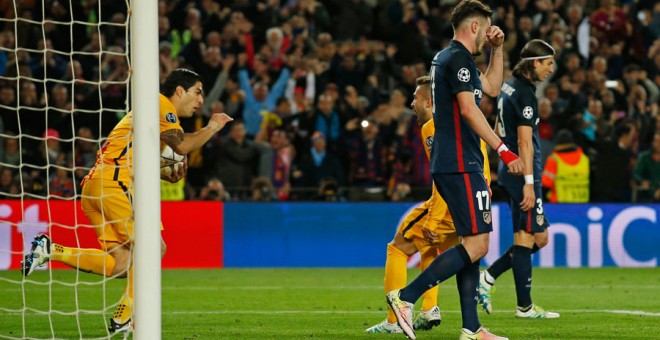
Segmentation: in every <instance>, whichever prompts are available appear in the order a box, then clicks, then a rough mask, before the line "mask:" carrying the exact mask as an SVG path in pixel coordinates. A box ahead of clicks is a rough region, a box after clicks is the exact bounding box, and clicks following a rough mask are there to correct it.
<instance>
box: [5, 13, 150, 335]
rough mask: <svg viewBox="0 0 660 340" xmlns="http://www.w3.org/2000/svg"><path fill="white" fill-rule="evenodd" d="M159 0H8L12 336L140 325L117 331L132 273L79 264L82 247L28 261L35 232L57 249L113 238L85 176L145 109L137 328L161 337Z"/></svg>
mask: <svg viewBox="0 0 660 340" xmlns="http://www.w3.org/2000/svg"><path fill="white" fill-rule="evenodd" d="M157 9H158V3H157V1H156V0H140V1H135V0H131V1H129V0H123V1H122V0H86V1H85V0H81V1H58V0H53V1H49V0H44V1H23V0H9V1H2V2H0V338H7V339H26V338H27V339H44V338H48V339H55V338H56V339H70V338H81V339H82V338H84V339H101V338H109V337H112V338H121V337H125V336H126V334H128V333H116V334H115V332H113V331H111V330H108V327H111V326H112V325H111V322H110V318H112V317H113V314H114V313H116V312H117V310H118V309H121V308H122V307H121V306H122V301H124V298H125V296H126V285H127V282H129V281H128V280H127V279H126V278H125V276H126V275H127V274H126V273H111V272H110V271H108V272H107V273H106V272H104V271H103V270H105V269H106V268H105V267H104V268H102V270H101V273H102V274H101V275H95V274H93V273H87V272H85V271H84V270H75V269H71V268H70V267H71V266H74V267H78V266H80V267H85V265H84V264H82V263H83V262H84V261H85V260H83V259H82V257H81V256H80V253H79V252H76V251H74V252H73V253H66V252H64V253H62V254H69V255H70V256H69V258H68V259H67V260H66V261H64V262H62V261H59V260H58V261H53V259H52V258H51V259H50V260H51V261H44V263H43V264H42V265H40V266H36V265H35V266H33V267H34V270H33V271H29V272H28V273H27V274H29V275H24V274H26V269H25V268H26V267H25V266H22V265H21V261H24V260H25V255H26V254H29V253H30V252H31V251H33V250H34V249H35V247H36V246H35V243H34V242H37V243H38V242H42V243H41V244H40V247H41V248H39V249H42V250H43V249H48V251H49V252H50V251H51V250H53V251H56V250H57V249H55V248H56V247H61V246H64V247H68V248H72V249H102V248H101V246H100V244H99V242H98V239H97V234H96V231H95V228H94V226H93V225H92V223H91V222H90V221H89V220H88V218H87V217H86V215H85V214H84V213H83V210H82V206H81V198H82V191H81V182H82V181H83V178H84V177H85V176H86V175H87V174H88V173H89V171H90V169H91V168H92V167H94V165H95V162H96V159H97V153H98V152H99V150H101V151H100V152H101V153H102V152H103V149H104V146H105V145H106V144H105V143H106V142H107V137H108V134H109V133H110V131H112V129H113V128H114V127H115V125H116V124H117V123H118V122H120V121H121V120H122V118H123V117H124V116H125V115H126V114H127V113H128V112H129V111H133V112H136V113H139V114H135V115H134V119H133V121H132V124H131V125H132V129H131V131H132V132H131V133H130V134H128V136H126V137H125V138H126V139H127V140H126V141H124V142H125V143H126V145H127V148H130V149H132V152H129V155H130V154H132V157H129V159H128V160H127V163H128V165H127V166H126V170H127V171H129V172H130V173H131V174H132V176H131V178H132V180H131V183H130V184H129V185H130V188H132V195H130V199H131V201H130V202H131V203H130V209H131V210H132V212H133V214H132V215H133V216H132V220H133V221H134V223H135V226H136V228H135V232H134V235H133V236H132V237H131V238H130V240H129V241H128V242H127V243H128V244H130V245H132V249H133V256H132V257H131V259H130V260H129V261H130V263H131V264H134V268H135V269H134V273H135V278H134V280H132V281H134V282H135V283H134V288H135V299H134V301H132V303H130V306H129V308H130V310H131V314H130V315H131V325H138V324H139V326H135V328H134V332H133V336H134V337H135V338H138V339H159V338H160V334H161V333H160V327H161V317H160V306H161V302H160V277H161V276H160V275H161V274H160V242H161V237H160V223H159V222H160V199H159V198H160V181H159V178H158V176H154V174H157V173H158V171H159V170H158V168H159V156H160V152H159V133H158V131H159V127H158V90H159V78H158V75H159V65H158V12H157ZM101 196H102V197H103V190H101ZM101 201H102V200H101ZM102 217H103V220H104V221H107V218H106V216H102ZM111 222H116V221H108V223H111ZM104 223H105V222H104ZM137 226H139V227H137ZM40 235H46V236H47V237H48V241H44V240H45V238H43V237H42V236H40ZM50 240H52V244H53V245H52V246H51V241H50ZM55 244H57V246H56V245H55ZM59 245H61V246H59ZM68 248H67V249H68ZM59 250H61V248H60V249H59ZM58 254H59V253H58ZM105 255H107V254H105V253H102V252H101V254H97V256H105ZM62 256H64V255H61V256H60V257H62ZM34 258H35V259H37V260H40V259H41V258H39V257H34ZM72 263H73V264H72ZM67 264H68V265H67ZM22 268H23V269H22ZM92 272H93V271H92ZM103 273H105V274H103Z"/></svg>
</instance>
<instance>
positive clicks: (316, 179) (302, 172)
mask: <svg viewBox="0 0 660 340" xmlns="http://www.w3.org/2000/svg"><path fill="white" fill-rule="evenodd" d="M311 141H312V147H311V148H310V149H309V152H307V153H305V154H303V155H302V157H301V159H300V161H298V162H297V164H296V165H295V168H294V169H293V170H292V178H293V182H294V183H293V185H294V186H298V187H307V188H309V187H315V188H318V186H319V185H320V183H321V179H323V178H325V177H332V178H335V179H336V180H337V184H338V185H344V184H345V180H344V172H343V169H342V167H341V163H340V162H339V159H338V158H337V156H335V154H334V153H332V151H329V150H327V149H326V145H327V144H326V139H325V135H324V134H323V133H321V132H318V131H316V132H314V134H312V138H311Z"/></svg>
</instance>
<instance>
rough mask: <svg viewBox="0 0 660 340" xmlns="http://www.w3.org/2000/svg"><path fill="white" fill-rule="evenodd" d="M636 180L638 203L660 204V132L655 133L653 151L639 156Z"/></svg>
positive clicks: (635, 173) (635, 174)
mask: <svg viewBox="0 0 660 340" xmlns="http://www.w3.org/2000/svg"><path fill="white" fill-rule="evenodd" d="M634 178H635V181H636V184H637V186H636V188H637V201H638V202H660V132H656V133H655V136H654V137H653V143H652V144H651V149H650V150H647V151H644V152H642V153H640V154H639V157H638V159H637V165H636V166H635V172H634Z"/></svg>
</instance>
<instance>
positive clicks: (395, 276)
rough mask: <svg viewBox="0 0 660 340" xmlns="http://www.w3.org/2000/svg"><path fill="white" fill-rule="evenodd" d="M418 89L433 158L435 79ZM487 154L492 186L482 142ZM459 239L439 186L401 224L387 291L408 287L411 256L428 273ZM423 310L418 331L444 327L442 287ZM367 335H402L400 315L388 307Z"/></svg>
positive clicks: (388, 265)
mask: <svg viewBox="0 0 660 340" xmlns="http://www.w3.org/2000/svg"><path fill="white" fill-rule="evenodd" d="M416 82H417V88H416V89H415V93H414V99H413V102H412V104H411V107H412V109H413V110H414V111H415V113H416V114H417V123H418V124H419V125H420V126H421V128H422V141H423V143H424V151H426V156H427V157H429V158H430V155H431V146H432V144H433V136H434V135H435V126H434V125H433V111H432V109H433V103H432V99H431V77H429V76H422V77H419V78H417V81H416ZM481 152H482V153H483V154H484V176H485V178H486V180H487V183H488V184H489V185H490V166H489V163H488V155H487V153H486V144H485V143H484V142H483V141H482V142H481ZM459 241H460V240H459V238H458V235H457V234H456V228H455V227H454V220H453V218H452V216H451V215H450V214H449V210H448V208H447V203H446V202H445V200H444V199H443V198H442V196H440V194H439V193H438V191H437V189H436V188H435V186H433V191H432V192H431V198H429V199H428V200H427V201H425V202H422V203H420V204H418V205H417V206H416V207H415V208H414V209H413V210H412V211H410V212H409V213H408V215H406V217H405V219H404V220H403V222H401V224H400V225H399V228H398V229H397V232H396V234H395V235H394V239H393V240H392V242H390V243H389V244H388V245H387V258H386V260H385V292H390V291H392V290H395V289H399V288H403V287H404V286H405V285H406V276H407V267H406V264H407V261H408V257H409V256H411V255H413V254H414V253H416V252H419V253H420V254H421V269H422V270H424V269H426V267H428V266H429V264H430V263H431V262H433V260H434V259H435V257H436V256H437V255H438V251H445V250H447V249H449V248H451V247H453V246H455V245H457V244H459V243H460V242H459ZM422 297H423V302H422V310H421V312H420V313H419V314H417V317H416V318H415V320H414V322H413V328H414V329H415V330H429V329H431V328H433V327H434V326H438V325H440V322H441V316H440V309H439V308H438V306H437V303H438V286H435V287H433V288H430V289H429V290H427V291H426V292H425V293H424V294H423V295H422ZM366 332H367V333H402V332H403V331H402V330H401V327H399V325H398V324H397V321H396V316H395V315H394V312H392V310H391V309H390V308H388V315H387V319H385V320H383V321H382V322H380V323H378V324H376V325H374V326H372V327H370V328H367V329H366Z"/></svg>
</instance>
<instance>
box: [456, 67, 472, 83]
mask: <svg viewBox="0 0 660 340" xmlns="http://www.w3.org/2000/svg"><path fill="white" fill-rule="evenodd" d="M458 80H460V81H462V82H464V83H467V82H468V81H470V71H468V69H467V68H465V67H463V68H462V69H460V70H458Z"/></svg>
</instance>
